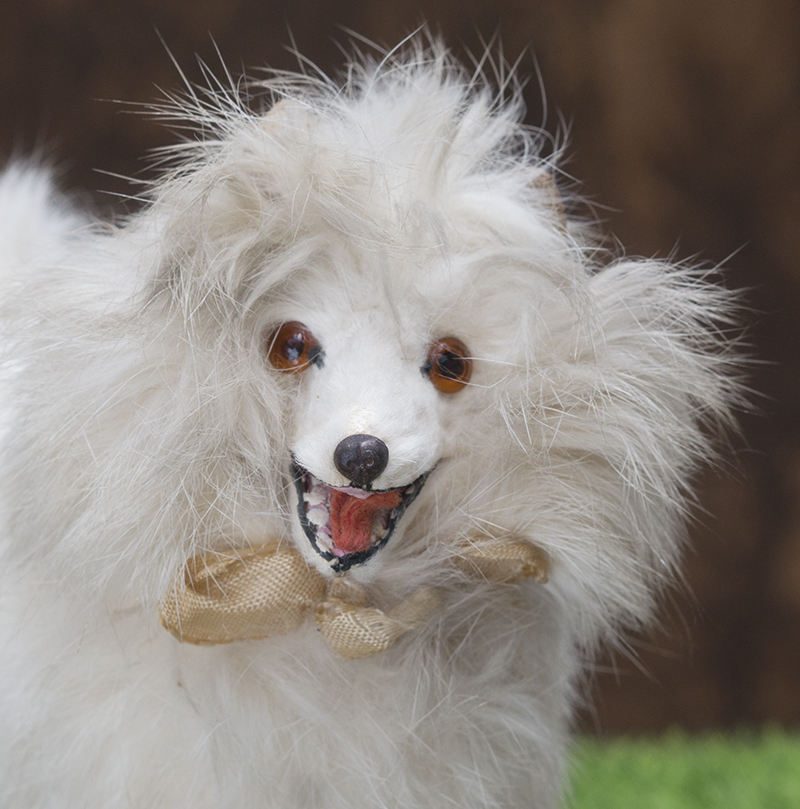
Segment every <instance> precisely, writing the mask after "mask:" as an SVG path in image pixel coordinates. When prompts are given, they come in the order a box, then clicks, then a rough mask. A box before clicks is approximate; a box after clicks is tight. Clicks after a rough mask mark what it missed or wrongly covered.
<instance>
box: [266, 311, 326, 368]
mask: <svg viewBox="0 0 800 809" xmlns="http://www.w3.org/2000/svg"><path fill="white" fill-rule="evenodd" d="M263 345H264V350H265V353H266V355H267V358H268V359H269V361H270V362H271V363H272V364H273V365H274V366H275V368H277V369H278V370H279V371H305V370H306V368H308V367H309V365H312V364H313V363H314V362H318V361H319V358H320V353H321V352H320V347H319V343H318V342H317V338H316V337H314V335H313V334H312V333H311V332H310V331H309V329H308V328H307V327H306V326H304V325H303V324H302V323H298V322H297V321H295V320H291V321H289V322H288V323H284V324H283V325H281V326H278V328H277V329H275V330H274V331H272V332H270V333H269V334H268V336H267V338H266V340H264V343H263Z"/></svg>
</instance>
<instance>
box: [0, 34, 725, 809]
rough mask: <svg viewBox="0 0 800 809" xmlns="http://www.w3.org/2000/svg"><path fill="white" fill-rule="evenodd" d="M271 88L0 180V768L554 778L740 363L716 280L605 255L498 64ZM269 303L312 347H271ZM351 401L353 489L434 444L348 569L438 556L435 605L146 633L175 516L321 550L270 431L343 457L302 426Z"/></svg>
mask: <svg viewBox="0 0 800 809" xmlns="http://www.w3.org/2000/svg"><path fill="white" fill-rule="evenodd" d="M266 89H268V90H269V92H270V93H271V97H272V98H273V99H279V103H277V105H276V106H275V107H274V108H273V109H272V110H271V111H269V112H267V113H266V114H262V113H256V112H251V111H249V110H248V109H246V108H244V107H243V105H241V104H240V103H239V101H238V100H237V98H236V96H235V94H233V93H225V92H223V91H222V90H221V89H219V88H218V91H217V92H214V93H209V94H207V95H205V96H194V98H192V97H190V98H189V99H188V100H187V101H185V102H184V108H183V113H185V114H186V115H187V117H188V118H190V119H191V120H192V121H193V122H194V123H193V125H194V126H195V128H196V130H197V131H198V132H199V133H200V136H201V137H194V136H193V137H192V139H191V140H190V143H188V144H186V145H184V146H182V147H180V151H179V154H180V156H181V162H180V167H178V168H176V169H173V170H170V171H169V172H167V174H166V176H164V177H163V179H162V180H161V181H160V182H159V183H158V184H157V185H155V186H154V188H153V190H152V194H151V197H150V202H149V204H148V205H147V206H146V207H144V209H143V210H142V211H141V212H139V213H137V214H136V215H135V216H133V217H131V218H130V219H129V220H128V221H126V222H122V223H117V224H114V225H111V224H99V223H96V222H93V221H90V219H89V217H84V216H83V215H82V214H79V213H77V212H75V211H73V209H72V208H71V206H70V205H69V204H68V203H67V202H65V200H64V199H62V198H60V197H59V196H58V194H57V193H56V192H55V191H54V190H53V189H52V187H51V184H50V181H49V179H48V177H47V176H46V174H45V173H43V172H41V171H37V170H36V169H29V168H22V167H19V166H13V165H12V166H10V167H8V168H7V169H6V171H5V173H4V174H3V175H2V179H0V251H2V252H0V280H1V281H2V288H3V292H2V303H0V306H2V320H1V321H0V322H1V323H2V326H1V328H2V339H3V352H4V353H3V356H4V364H3V366H2V368H3V378H2V394H3V403H2V407H3V411H2V412H3V414H4V421H5V424H4V428H3V431H4V438H3V446H2V462H1V463H0V493H1V495H2V544H1V545H0V548H2V565H1V566H0V599H2V600H1V601H0V661H2V665H0V804H2V806H3V807H6V808H7V809H38V808H40V807H41V808H42V809H43V808H44V807H48V808H50V807H53V808H55V807H69V809H75V808H76V807H87V809H100V807H103V809H109V808H110V807H136V808H137V809H145V808H147V809H150V808H151V807H170V809H179V808H180V807H187V808H188V807H191V809H206V807H207V808H208V809H211V808H212V807H213V808H214V809H221V808H223V807H229V808H230V809H234V808H235V809H250V808H251V807H252V808H253V809H255V808H256V807H260V808H264V807H269V809H289V807H325V809H345V807H346V809H378V808H382V807H387V808H388V807H396V808H397V809H400V808H401V807H402V809H411V808H412V807H430V809H444V807H450V806H452V807H456V806H457V807H459V809H470V808H471V807H474V808H475V809H477V807H483V808H484V809H495V808H496V807H507V809H512V807H513V809H519V808H520V807H536V809H550V808H552V807H555V806H556V805H557V804H558V802H559V800H560V797H559V796H560V795H561V793H562V789H563V781H564V772H565V761H566V754H565V751H566V749H567V743H568V732H569V726H570V720H571V712H572V709H573V706H574V705H575V702H576V690H577V685H578V683H579V679H580V675H581V671H582V669H583V668H584V667H585V665H586V662H587V657H588V656H589V655H591V654H592V653H593V651H594V650H595V648H596V646H597V643H598V641H601V640H610V641H613V640H614V639H615V638H618V637H619V633H620V632H621V631H622V630H623V629H624V628H626V627H631V626H633V627H639V626H642V625H644V624H646V622H647V621H648V620H650V619H651V616H652V610H653V605H654V599H655V597H656V595H657V593H658V592H659V590H660V589H661V588H662V587H663V586H664V585H665V584H667V583H669V581H670V580H671V578H672V577H673V575H674V570H675V566H676V561H677V556H678V552H679V546H680V540H681V536H682V533H683V524H684V520H685V516H686V510H687V501H688V499H689V494H688V489H687V484H688V480H689V478H690V476H691V475H692V473H693V471H694V470H695V468H696V465H697V464H698V462H701V461H704V460H706V459H708V458H709V457H710V456H711V454H712V450H711V448H710V446H709V443H708V441H707V438H706V434H705V431H704V425H705V424H706V423H708V422H717V421H719V420H725V419H726V418H727V416H728V408H729V405H730V403H731V401H732V399H733V397H734V393H735V385H734V384H733V383H732V382H731V381H730V375H729V373H728V372H729V367H728V365H729V351H728V350H727V349H726V345H725V339H724V337H723V336H722V335H721V333H720V332H719V330H718V327H717V325H715V324H718V323H719V322H720V321H722V322H724V321H725V320H726V319H727V317H728V312H729V306H728V299H727V296H726V294H725V293H723V292H722V291H720V290H719V289H716V288H713V287H711V286H709V285H707V284H706V283H705V282H704V281H703V280H702V278H700V277H699V276H698V275H697V274H695V273H693V272H691V271H689V270H686V269H685V268H679V267H674V266H670V265H668V264H666V263H662V262H658V261H629V260H621V261H617V262H615V263H612V264H611V265H610V266H606V267H604V268H601V267H600V266H598V261H597V255H598V254H597V251H596V250H594V249H593V248H591V246H589V245H587V244H584V243H583V242H582V241H581V238H580V236H579V233H580V231H579V230H577V229H576V228H575V227H574V226H573V225H571V224H569V223H565V222H564V221H563V220H562V212H561V211H560V210H559V206H558V205H557V204H556V203H555V199H554V196H553V192H552V188H551V186H550V185H549V182H548V175H550V174H552V172H553V167H552V165H550V164H549V163H548V162H546V161H543V160H541V159H540V158H539V157H538V156H537V146H536V138H535V136H534V135H533V134H532V133H531V132H529V131H528V130H526V129H524V128H523V127H522V126H521V125H520V123H519V120H520V118H521V104H520V102H519V99H518V97H514V98H512V99H511V100H510V101H508V102H503V101H501V100H498V99H497V98H496V97H494V96H493V95H492V93H491V92H490V91H489V90H488V89H486V88H485V86H484V83H483V82H482V81H481V80H480V78H479V77H478V78H470V77H469V76H467V75H465V74H464V73H463V72H462V71H461V70H460V69H458V68H457V67H456V66H454V65H453V64H452V63H451V61H449V59H448V58H447V57H446V55H445V54H444V52H443V51H442V49H441V48H439V47H438V46H434V47H433V48H432V49H431V50H428V51H425V50H424V49H423V48H422V47H412V48H411V49H410V54H407V55H406V56H405V57H393V56H389V57H387V58H386V59H385V60H384V61H383V63H381V64H378V65H373V64H370V63H369V61H368V60H362V62H361V63H360V64H354V65H352V66H351V67H350V70H349V73H348V78H347V80H346V82H345V83H344V86H339V85H336V84H334V83H333V82H327V81H324V80H311V79H308V78H307V77H279V78H277V79H274V80H272V81H270V82H269V83H268V84H267V85H266ZM512 95H514V94H513V93H512ZM517 96H518V94H517ZM286 320H297V321H301V322H303V323H305V324H306V325H307V326H308V327H309V328H311V330H312V331H313V332H314V334H315V335H316V336H317V338H318V339H319V341H320V343H321V345H322V347H323V350H324V353H325V362H324V366H323V367H321V368H319V367H316V366H315V367H312V368H310V369H309V370H308V371H306V372H305V373H303V374H282V373H280V372H278V371H276V370H275V369H273V368H271V367H270V366H269V364H268V363H267V362H265V358H264V355H263V351H262V346H261V335H262V333H264V330H265V329H270V328H271V327H272V326H274V325H276V324H279V323H281V322H283V321H286ZM449 335H455V336H457V337H459V338H460V339H462V340H463V341H464V343H466V345H467V346H468V348H469V349H470V353H471V355H472V356H473V357H474V372H473V376H472V380H471V382H470V384H469V385H468V386H467V387H466V388H465V389H464V390H462V391H461V392H459V393H456V394H451V395H447V394H442V393H440V392H438V391H437V390H436V389H435V388H434V387H433V385H432V384H431V382H430V380H429V379H428V378H426V376H425V375H424V374H423V373H421V372H420V368H421V367H423V366H424V363H425V357H426V352H427V350H428V346H429V345H430V344H431V342H432V341H434V340H436V339H438V338H441V337H444V336H449ZM359 432H361V433H370V434H373V435H376V436H380V437H381V438H382V440H383V441H384V442H385V443H386V444H387V446H388V447H389V451H390V457H389V465H388V467H387V469H386V471H385V472H384V473H383V474H382V475H381V477H380V478H379V480H378V481H377V482H376V487H377V488H389V487H392V486H401V485H404V484H406V483H408V482H409V481H411V480H413V479H414V478H416V477H417V476H418V475H419V474H420V473H421V472H424V471H426V470H427V469H429V468H430V467H431V466H433V465H434V464H437V465H436V468H435V471H434V472H433V474H432V475H431V477H430V479H429V480H428V482H427V484H426V486H425V487H424V489H423V490H422V493H421V494H420V496H419V497H418V499H417V500H416V501H415V503H414V504H413V505H412V507H411V508H410V509H409V511H408V513H407V514H406V515H405V516H404V517H403V519H402V521H401V522H400V523H399V525H398V528H397V531H396V532H395V534H394V536H393V537H392V539H391V540H390V541H389V543H388V544H387V546H386V547H385V548H384V549H382V550H381V551H380V552H379V553H378V554H377V555H376V556H375V557H374V558H373V559H371V560H370V561H369V562H367V563H366V564H365V565H363V566H361V567H357V568H354V569H353V571H352V573H351V574H350V575H352V576H354V577H356V578H358V579H359V580H360V581H361V582H363V583H364V584H365V585H366V586H367V587H368V588H369V591H370V593H371V594H372V596H373V599H374V600H375V602H376V603H377V604H378V605H379V606H391V605H392V604H394V603H396V602H397V601H398V600H400V599H402V598H404V597H405V596H407V595H409V594H410V593H413V592H415V591H417V590H419V589H420V588H421V587H423V586H427V585H435V586H437V587H438V588H439V591H440V593H442V597H443V604H442V607H441V609H440V611H439V612H438V613H437V614H436V615H435V616H434V617H433V618H432V619H431V620H430V621H429V622H428V623H427V624H426V625H425V626H424V627H423V628H421V629H418V630H416V631H412V632H409V633H408V634H407V635H406V636H404V637H403V638H402V639H401V640H400V641H399V642H398V643H397V644H396V645H395V646H394V647H393V648H391V649H390V650H389V651H387V652H384V653H383V654H379V655H376V656H374V657H370V658H366V659H363V660H356V661H348V660H343V659H341V658H339V657H337V656H336V655H335V654H334V652H332V651H331V649H330V648H329V647H328V645H327V644H326V643H325V642H324V640H323V638H322V637H321V635H320V634H319V633H318V632H317V631H316V629H315V627H314V625H313V622H310V623H309V624H308V625H306V626H304V627H303V628H302V629H301V630H299V631H297V632H295V633H292V634H289V635H284V636H279V637H274V638H270V639H267V640H262V641H247V642H238V643H232V644H230V645H222V646H213V647H196V646H190V645H187V644H181V643H179V642H178V641H177V640H176V639H175V638H173V637H172V636H171V635H170V634H168V633H167V632H166V631H165V630H164V629H163V628H162V627H161V626H160V625H159V621H158V611H157V604H158V601H159V599H160V598H161V597H162V596H163V595H164V593H165V591H166V590H167V588H168V587H169V586H170V582H171V581H172V579H173V578H174V577H175V575H176V573H177V572H178V571H180V570H181V568H182V566H183V565H184V563H185V561H186V560H187V559H188V558H189V557H191V556H192V555H193V554H195V553H198V552H201V551H205V550H208V549H235V548H243V547H247V546H250V545H257V544H259V543H262V542H264V541H266V540H267V539H268V538H270V537H279V538H281V540H282V541H285V542H288V543H294V544H295V545H296V547H297V548H298V549H300V550H301V552H303V553H304V554H306V555H307V557H308V559H309V562H310V563H311V564H313V565H317V566H318V567H319V568H320V569H322V570H326V569H327V567H326V565H325V564H323V563H322V562H321V560H320V558H319V557H318V556H317V555H316V554H315V553H314V552H313V551H312V550H311V549H310V545H309V542H308V540H307V539H306V538H305V537H304V536H303V535H302V533H301V531H300V529H299V526H298V520H297V517H296V511H295V505H294V497H295V495H294V494H293V491H292V487H291V485H290V478H289V463H290V456H291V454H292V453H294V455H295V456H296V457H297V458H298V460H299V461H300V462H301V463H302V464H303V465H304V466H305V467H306V468H308V469H310V470H313V472H314V473H315V474H316V475H317V476H318V477H320V478H322V479H323V480H325V481H326V482H328V483H330V484H332V485H344V483H345V482H346V481H345V480H344V479H343V477H342V475H341V473H340V472H338V471H337V470H336V468H335V467H334V466H333V463H332V453H333V450H334V448H335V447H336V445H337V443H338V442H339V441H340V440H341V439H342V438H343V437H345V436H347V435H349V434H351V433H359ZM478 534H486V535H490V536H495V537H500V538H502V537H506V536H514V537H518V538H525V539H528V540H530V541H531V542H533V543H535V544H536V545H537V546H538V547H539V548H541V549H543V550H544V551H545V552H546V553H547V555H548V557H549V559H550V563H551V572H550V580H549V582H548V583H546V584H539V583H536V582H534V581H524V582H521V583H519V584H513V585H498V584H491V583H489V582H481V581H479V580H478V579H476V578H475V577H472V578H470V577H468V576H465V575H464V574H462V573H459V572H458V568H457V567H456V566H454V565H453V564H451V563H450V561H448V558H449V557H452V556H453V554H456V553H458V552H459V551H458V548H459V545H460V543H462V542H464V541H468V540H469V539H470V538H471V537H474V536H476V535H478ZM326 575H330V571H329V570H328V571H327V574H326Z"/></svg>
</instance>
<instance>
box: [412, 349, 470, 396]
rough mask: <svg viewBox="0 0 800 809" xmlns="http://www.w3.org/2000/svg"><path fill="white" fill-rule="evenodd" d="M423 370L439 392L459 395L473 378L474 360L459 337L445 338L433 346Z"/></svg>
mask: <svg viewBox="0 0 800 809" xmlns="http://www.w3.org/2000/svg"><path fill="white" fill-rule="evenodd" d="M423 370H424V371H426V372H427V374H428V377H429V378H430V380H431V382H433V385H434V387H435V388H436V389H437V390H440V391H441V392H442V393H457V392H458V391H460V390H461V388H463V387H464V385H466V384H467V382H469V378H470V376H472V360H471V359H470V358H469V351H468V350H467V347H466V346H465V345H464V343H462V342H461V340H459V339H458V338H457V337H443V338H442V339H441V340H438V341H437V342H435V343H434V344H433V345H432V346H431V348H430V350H429V351H428V361H427V362H426V363H425V366H424V368H423Z"/></svg>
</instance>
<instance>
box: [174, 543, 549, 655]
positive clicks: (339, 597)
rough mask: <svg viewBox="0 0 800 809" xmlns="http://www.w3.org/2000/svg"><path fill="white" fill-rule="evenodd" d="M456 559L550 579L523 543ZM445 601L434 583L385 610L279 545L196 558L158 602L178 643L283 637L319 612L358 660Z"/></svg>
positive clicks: (492, 571) (325, 627) (471, 549)
mask: <svg viewBox="0 0 800 809" xmlns="http://www.w3.org/2000/svg"><path fill="white" fill-rule="evenodd" d="M454 561H455V562H456V563H457V564H458V565H459V566H460V567H462V569H464V570H465V571H467V572H468V573H470V574H472V575H476V576H480V577H482V578H485V579H487V580H489V581H496V582H505V583H510V582H515V581H518V580H520V579H522V578H527V577H534V578H535V579H536V580H537V581H539V582H545V581H547V559H546V557H545V555H544V554H543V552H542V551H541V550H539V549H538V548H536V547H535V546H533V545H531V544H530V543H528V542H523V541H520V540H512V539H507V540H492V539H489V538H486V537H483V538H480V539H478V540H475V541H472V542H470V543H469V544H467V545H465V546H464V547H463V548H462V549H461V553H460V554H458V555H457V556H455V557H454ZM439 604H440V600H439V596H438V595H437V593H436V591H435V590H434V589H433V588H426V589H423V590H420V591H418V592H416V593H414V594H412V595H411V596H409V597H408V598H407V599H405V601H402V602H400V603H399V604H397V605H396V606H395V607H393V608H392V609H390V610H388V611H386V612H384V611H383V610H380V609H378V608H377V607H373V606H371V605H370V603H369V598H368V595H367V592H366V590H364V588H363V587H361V586H360V585H358V584H356V583H355V582H352V581H351V580H349V579H345V578H337V579H333V580H331V581H330V583H329V584H328V582H327V580H326V579H325V577H323V576H322V575H321V574H320V573H318V572H317V571H316V570H313V569H312V568H311V567H309V566H308V564H307V562H306V561H305V560H304V559H303V557H302V556H301V555H300V554H299V553H298V552H297V551H296V550H294V549H293V548H290V547H288V546H287V545H285V544H284V545H279V544H278V543H276V542H272V543H267V544H265V545H261V546H259V547H257V548H248V549H246V550H243V551H239V552H237V553H235V554H234V553H217V552H210V553H204V554H200V555H198V556H194V557H192V558H191V559H190V560H189V561H188V562H187V563H186V566H185V568H184V570H183V572H182V573H181V575H180V576H178V578H177V579H176V580H175V582H174V583H173V586H172V587H171V588H170V590H169V591H168V592H167V594H166V595H165V597H164V598H163V599H162V601H161V603H160V605H159V611H160V618H161V623H162V625H163V626H164V627H165V628H166V629H168V630H169V631H170V632H171V633H172V634H173V635H174V636H175V637H176V638H177V639H178V640H180V641H183V642H185V643H194V644H218V643H231V642H233V641H237V640H258V639H261V638H266V637H269V636H270V635H282V634H286V633H288V632H293V631H294V630H295V629H298V628H299V627H300V626H301V625H302V624H303V623H304V622H305V621H306V619H307V618H308V617H309V615H311V614H312V612H313V616H314V619H315V621H316V622H317V626H318V628H319V629H320V631H321V632H322V634H323V636H324V637H325V639H326V640H327V641H328V643H329V644H330V645H331V647H332V648H333V649H334V650H335V651H336V652H337V653H338V654H340V655H341V656H342V657H345V658H348V659H356V658H359V657H367V656H369V655H373V654H378V653H379V652H383V651H386V649H388V648H389V647H390V646H391V645H392V644H393V643H394V642H395V641H396V640H397V639H398V638H399V637H400V636H401V635H404V634H405V633H406V632H408V631H409V630H410V629H416V628H417V627H419V626H421V625H422V624H423V623H424V622H425V620H426V619H427V618H428V617H429V616H430V615H431V614H432V613H433V612H434V611H435V610H436V609H438V607H439Z"/></svg>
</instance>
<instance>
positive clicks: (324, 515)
mask: <svg viewBox="0 0 800 809" xmlns="http://www.w3.org/2000/svg"><path fill="white" fill-rule="evenodd" d="M306 519H307V520H308V521H309V522H310V523H313V524H314V525H325V523H326V522H328V509H327V508H325V506H323V505H322V504H320V505H317V506H312V507H311V508H309V509H308V511H306Z"/></svg>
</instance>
